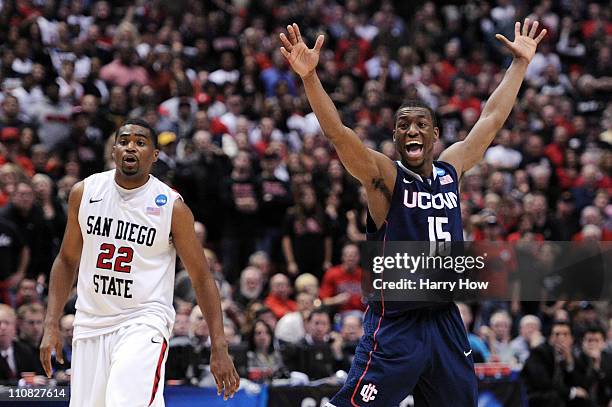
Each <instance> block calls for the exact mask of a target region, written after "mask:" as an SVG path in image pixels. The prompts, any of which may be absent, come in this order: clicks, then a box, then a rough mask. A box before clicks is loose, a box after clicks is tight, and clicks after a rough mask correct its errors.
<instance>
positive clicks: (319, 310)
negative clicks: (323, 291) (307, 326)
mask: <svg viewBox="0 0 612 407" xmlns="http://www.w3.org/2000/svg"><path fill="white" fill-rule="evenodd" d="M315 315H327V317H328V318H329V320H330V322H331V318H330V317H329V310H328V309H327V308H325V307H317V308H315V309H313V310H312V311H311V312H310V314H309V315H308V319H307V321H308V322H310V321H312V317H314V316H315Z"/></svg>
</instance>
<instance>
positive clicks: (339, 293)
mask: <svg viewBox="0 0 612 407" xmlns="http://www.w3.org/2000/svg"><path fill="white" fill-rule="evenodd" d="M361 273H362V270H361V267H359V248H358V247H357V245H355V244H353V243H349V244H347V245H345V246H344V248H343V249H342V263H341V264H339V265H338V266H334V267H331V268H329V269H327V271H326V272H325V275H324V276H323V283H322V284H321V290H320V291H319V294H320V296H321V298H322V299H323V300H324V301H323V302H324V303H325V305H329V306H337V307H338V310H339V311H350V310H363V309H364V306H363V303H362V302H361Z"/></svg>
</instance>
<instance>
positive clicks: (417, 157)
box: [393, 107, 439, 174]
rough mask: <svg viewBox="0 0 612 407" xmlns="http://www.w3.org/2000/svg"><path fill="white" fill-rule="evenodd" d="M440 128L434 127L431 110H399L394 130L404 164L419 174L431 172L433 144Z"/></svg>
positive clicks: (413, 108)
mask: <svg viewBox="0 0 612 407" xmlns="http://www.w3.org/2000/svg"><path fill="white" fill-rule="evenodd" d="M438 136H439V130H438V128H437V127H434V122H433V117H432V116H431V113H430V112H429V110H427V109H425V108H422V107H404V108H402V109H400V110H399V111H398V112H397V120H396V122H395V129H394V131H393V140H394V142H395V149H396V151H397V152H398V154H399V155H400V157H401V160H402V164H404V165H405V166H406V167H408V168H410V169H412V170H414V171H415V172H417V173H419V174H429V172H430V171H431V168H430V167H431V164H432V161H433V146H434V143H435V142H436V141H438Z"/></svg>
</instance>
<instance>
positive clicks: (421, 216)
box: [367, 161, 463, 242]
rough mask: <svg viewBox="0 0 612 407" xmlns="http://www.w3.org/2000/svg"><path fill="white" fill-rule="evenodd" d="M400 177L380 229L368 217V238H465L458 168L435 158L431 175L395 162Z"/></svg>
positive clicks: (399, 239)
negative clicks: (424, 174)
mask: <svg viewBox="0 0 612 407" xmlns="http://www.w3.org/2000/svg"><path fill="white" fill-rule="evenodd" d="M396 168H397V177H396V180H395V187H394V189H393V196H392V198H391V206H390V207H389V212H388V213H387V218H386V220H385V222H384V223H383V225H382V226H381V227H380V229H378V230H375V229H376V226H375V225H374V222H373V221H372V219H371V218H369V217H368V230H367V232H368V233H367V238H368V240H381V241H382V240H387V241H423V242H427V241H430V242H432V241H438V242H444V241H452V242H462V241H463V225H462V223H461V207H460V202H459V179H458V177H457V172H456V171H455V168H454V167H453V166H452V165H450V164H448V163H445V162H443V161H434V164H433V175H432V178H431V179H423V178H422V177H421V176H420V175H419V174H416V173H414V172H413V171H410V170H409V169H408V168H406V167H404V165H402V163H401V162H399V161H397V162H396Z"/></svg>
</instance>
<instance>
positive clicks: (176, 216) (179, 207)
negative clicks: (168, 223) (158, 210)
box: [172, 198, 194, 233]
mask: <svg viewBox="0 0 612 407" xmlns="http://www.w3.org/2000/svg"><path fill="white" fill-rule="evenodd" d="M193 221H194V219H193V213H191V209H189V206H187V204H186V203H185V202H184V201H183V199H182V198H178V199H175V200H174V205H173V207H172V232H173V233H174V232H175V231H177V229H176V228H181V227H184V226H185V225H191V226H193Z"/></svg>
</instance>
